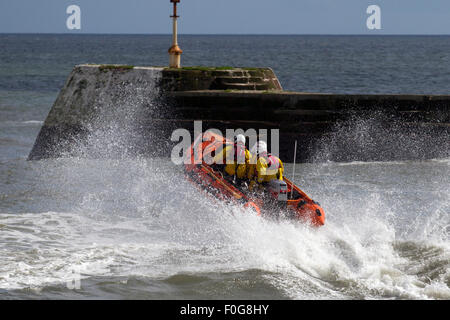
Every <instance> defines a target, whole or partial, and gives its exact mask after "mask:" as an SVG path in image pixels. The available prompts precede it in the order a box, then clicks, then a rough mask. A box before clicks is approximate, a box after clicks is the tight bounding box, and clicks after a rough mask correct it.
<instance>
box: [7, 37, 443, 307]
mask: <svg viewBox="0 0 450 320" xmlns="http://www.w3.org/2000/svg"><path fill="white" fill-rule="evenodd" d="M170 42H171V37H170V36H169V35H74V34H0V299H152V300H158V299H194V300H197V299H206V300H207V299H245V300H253V299H254V300H259V299H264V300H266V299H267V300H330V299H331V300H362V299H367V300H372V299H376V300H391V299H400V300H428V299H431V300H448V299H450V159H449V158H437V159H429V160H422V161H412V160H411V161H408V160H406V161H387V162H333V161H330V160H329V158H328V153H327V150H326V148H324V150H322V149H321V148H317V150H316V151H315V152H316V154H315V155H314V159H313V160H314V161H311V162H308V163H297V164H296V166H295V182H296V183H297V184H298V185H299V186H300V187H301V188H302V189H303V190H304V191H305V192H306V193H307V194H308V195H310V196H311V197H312V198H313V199H315V200H316V201H318V202H319V203H320V204H321V206H322V207H323V209H324V211H325V214H326V219H327V220H326V225H325V226H323V227H321V228H313V227H311V226H308V225H306V224H302V223H300V222H294V221H288V220H279V221H274V220H272V219H264V218H261V217H258V216H255V215H254V213H253V212H251V211H247V210H245V209H242V208H240V207H236V206H233V205H231V204H227V203H221V202H214V201H211V199H210V198H208V197H207V196H206V195H205V194H204V193H202V192H200V191H199V190H198V189H195V188H193V187H192V185H191V184H190V183H188V182H187V181H186V180H185V178H184V176H183V173H182V168H180V167H179V166H177V165H175V164H173V163H172V162H171V161H170V159H163V158H145V157H138V158H124V159H112V158H109V157H107V156H105V157H100V158H97V159H91V158H60V159H46V160H40V161H27V157H28V154H29V152H30V151H31V148H32V147H33V144H34V141H35V139H36V137H37V135H38V133H39V130H40V128H41V126H42V125H43V122H44V120H45V118H46V116H47V114H48V112H49V110H50V108H51V107H52V104H53V103H54V101H55V99H56V97H57V95H58V93H59V90H60V89H61V88H62V87H63V85H64V83H65V81H66V80H67V77H68V75H69V73H70V72H71V70H72V69H73V67H74V66H75V65H77V64H84V63H96V64H97V63H98V64H127V65H135V66H165V65H167V64H168V55H167V50H168V48H169V47H170ZM179 43H180V46H181V48H182V49H183V55H182V64H183V65H185V66H198V65H202V66H233V67H241V66H242V67H270V68H272V69H273V70H274V71H275V73H276V74H277V76H278V77H279V79H280V82H281V84H282V86H283V88H284V89H285V90H289V91H305V92H321V93H349V94H379V93H386V94H387V93H401V94H450V87H449V83H450V81H449V80H450V36H312V35H311V36H306V35H305V36H301V35H298V36H296V35H285V36H284V35H279V36H278V35H266V36H264V35H239V36H238V35H181V36H180V38H179ZM364 130H365V128H364V127H362V128H359V131H358V132H357V134H358V135H359V137H360V138H359V139H369V138H370V137H368V136H367V135H365V134H364ZM347 134H348V133H347ZM355 134H356V133H355ZM125 138H126V137H125ZM97 140H98V139H97ZM100 140H101V139H100ZM444 141H445V140H444ZM97 143H98V144H99V145H101V144H102V141H97ZM361 143H362V144H364V141H361ZM422 143H426V141H425V142H422ZM413 147H415V148H421V145H415V146H413ZM443 147H445V145H444V146H443ZM447 147H448V145H447ZM292 170H293V165H292V164H289V163H288V164H286V175H287V176H289V177H290V176H292V175H293V174H294V173H293V172H292Z"/></svg>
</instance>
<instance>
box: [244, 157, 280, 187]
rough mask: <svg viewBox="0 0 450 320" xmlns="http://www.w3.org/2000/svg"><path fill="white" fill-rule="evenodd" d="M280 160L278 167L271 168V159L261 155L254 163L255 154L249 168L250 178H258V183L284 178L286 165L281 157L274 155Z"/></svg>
mask: <svg viewBox="0 0 450 320" xmlns="http://www.w3.org/2000/svg"><path fill="white" fill-rule="evenodd" d="M272 157H274V158H276V160H278V163H279V167H278V168H269V160H268V158H266V157H259V158H258V160H257V161H256V164H254V162H255V159H256V156H253V158H252V161H251V164H250V165H249V166H250V168H249V170H248V176H247V177H248V179H249V180H252V179H254V178H256V180H257V182H258V183H263V182H269V181H272V180H275V179H279V180H283V172H284V166H283V162H282V161H281V160H280V158H278V157H275V156H272Z"/></svg>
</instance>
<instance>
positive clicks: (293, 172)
mask: <svg viewBox="0 0 450 320" xmlns="http://www.w3.org/2000/svg"><path fill="white" fill-rule="evenodd" d="M296 158H297V140H295V147H294V166H293V168H292V184H291V199H292V195H293V194H294V178H295V160H296Z"/></svg>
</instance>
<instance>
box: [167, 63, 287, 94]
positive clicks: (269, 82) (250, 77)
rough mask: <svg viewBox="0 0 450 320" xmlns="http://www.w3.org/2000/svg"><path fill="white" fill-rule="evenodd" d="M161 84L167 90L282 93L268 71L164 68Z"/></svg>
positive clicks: (261, 69) (224, 68) (275, 78)
mask: <svg viewBox="0 0 450 320" xmlns="http://www.w3.org/2000/svg"><path fill="white" fill-rule="evenodd" d="M161 85H162V87H163V89H165V90H168V91H191V90H283V88H282V87H281V84H280V82H279V81H278V78H277V77H276V76H275V73H274V72H273V70H272V69H270V68H231V67H217V68H214V67H184V68H181V69H170V68H165V69H164V70H163V76H162V78H161Z"/></svg>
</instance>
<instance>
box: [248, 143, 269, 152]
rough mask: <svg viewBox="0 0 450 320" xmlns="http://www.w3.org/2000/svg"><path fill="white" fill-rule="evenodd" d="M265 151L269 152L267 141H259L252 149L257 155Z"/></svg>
mask: <svg viewBox="0 0 450 320" xmlns="http://www.w3.org/2000/svg"><path fill="white" fill-rule="evenodd" d="M264 152H267V143H266V142H265V141H258V142H257V143H255V145H254V146H253V147H252V150H251V153H252V154H256V155H257V156H258V155H260V154H261V153H264Z"/></svg>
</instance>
